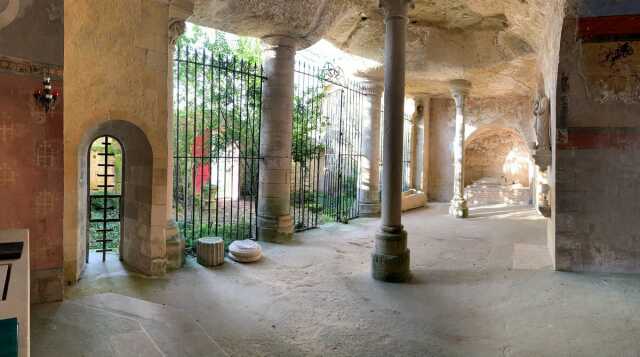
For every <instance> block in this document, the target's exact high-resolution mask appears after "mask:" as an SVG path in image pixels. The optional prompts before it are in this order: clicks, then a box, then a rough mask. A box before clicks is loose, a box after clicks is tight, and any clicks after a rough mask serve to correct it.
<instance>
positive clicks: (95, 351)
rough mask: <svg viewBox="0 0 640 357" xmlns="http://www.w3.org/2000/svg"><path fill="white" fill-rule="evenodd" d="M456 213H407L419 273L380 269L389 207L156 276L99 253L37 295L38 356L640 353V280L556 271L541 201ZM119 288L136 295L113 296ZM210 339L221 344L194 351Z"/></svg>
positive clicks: (435, 209)
mask: <svg viewBox="0 0 640 357" xmlns="http://www.w3.org/2000/svg"><path fill="white" fill-rule="evenodd" d="M446 211H447V206H446V205H441V204H431V207H430V208H427V209H420V210H415V211H411V212H408V213H406V214H405V215H404V224H405V227H406V229H407V231H408V233H409V247H410V249H411V270H412V274H413V278H412V280H411V282H410V283H408V284H387V283H381V282H377V281H373V280H372V279H371V278H370V276H369V265H370V254H371V251H372V249H373V232H374V231H375V229H376V228H377V224H378V221H377V219H359V220H355V221H353V222H352V223H351V224H348V225H342V224H329V225H325V226H323V227H322V228H321V229H316V230H311V231H308V232H305V233H303V234H299V235H296V239H295V240H294V242H292V243H290V244H287V245H275V244H267V243H263V248H264V249H263V250H264V254H265V258H264V260H262V261H261V262H259V263H256V264H250V265H241V264H238V263H234V262H231V261H227V262H226V263H225V264H224V265H223V266H222V267H220V268H213V269H208V268H204V267H201V266H198V265H197V264H195V263H194V262H193V261H189V262H188V264H187V265H186V266H185V267H184V268H183V269H181V270H179V271H176V272H172V273H169V274H167V275H166V276H165V277H162V278H155V279H150V278H145V277H143V276H140V275H137V274H133V273H129V272H127V271H126V270H125V269H124V268H123V267H122V266H120V265H119V263H118V261H117V260H116V259H113V260H111V261H110V262H109V263H108V264H106V265H100V264H98V265H93V266H92V265H91V264H90V265H89V267H88V270H87V271H86V272H85V275H84V279H82V280H81V281H80V282H79V283H78V284H77V285H75V286H73V287H70V288H68V289H67V291H66V296H67V300H65V302H63V303H61V304H48V305H38V306H35V307H34V309H33V312H32V315H33V327H32V330H33V332H32V333H33V336H32V343H33V356H35V357H38V356H47V357H49V356H65V357H71V356H83V355H91V356H129V355H142V356H147V355H148V356H153V355H156V354H154V353H158V350H160V351H161V352H162V354H163V355H166V356H173V355H179V356H217V355H229V356H636V355H638V354H640V342H638V341H637V336H638V333H640V318H638V316H640V311H639V310H640V278H638V277H637V276H634V275H595V274H572V273H560V272H554V271H552V269H551V268H550V259H549V257H548V256H547V253H546V252H547V249H546V242H545V238H544V236H545V232H546V224H545V221H544V220H543V219H542V218H541V217H539V216H538V215H537V214H536V213H535V212H534V211H533V210H531V209H528V208H518V207H516V208H513V207H512V208H505V207H486V208H481V209H472V210H471V212H470V218H469V219H466V220H459V219H454V218H452V217H449V216H447V215H446ZM104 294H107V295H104ZM105 297H106V299H107V301H109V300H112V299H113V300H114V301H132V302H131V305H129V307H127V306H126V304H120V303H119V304H115V305H114V304H111V305H110V306H107V307H105V303H103V302H101V301H104V300H105ZM128 297H129V298H135V300H129V298H128ZM145 301H146V302H145ZM147 304H148V306H147ZM131 306H134V307H131ZM138 306H140V307H138ZM158 309H159V310H158ZM162 309H167V310H170V311H179V312H180V313H179V314H178V316H176V315H175V314H163V313H159V312H158V313H157V315H156V312H157V311H162ZM145 311H150V314H148V315H146V316H145ZM135 321H141V325H142V327H141V325H140V324H134V323H133V322H135ZM178 321H180V322H178ZM190 326H191V327H193V328H191V327H190ZM194 326H195V327H197V326H200V328H197V329H196V328H195V327H194ZM145 331H146V332H149V334H148V335H146V337H145V336H144V333H145ZM154 331H155V334H154V333H153V332H154ZM102 336H109V337H108V338H107V337H104V338H103V337H102ZM162 336H171V338H172V339H169V340H168V341H178V340H179V341H184V342H183V344H177V343H176V344H173V343H168V344H165V345H162V344H160V343H158V342H157V341H161V340H163V339H164V338H163V337H162ZM165 340H166V339H165ZM109 341H111V342H110V343H111V345H110V346H112V347H108V346H109ZM154 341H155V344H156V345H155V346H154V343H153V342H154ZM198 341H200V342H202V341H205V342H206V341H208V342H207V346H209V345H210V346H216V347H217V346H219V349H217V348H213V347H212V348H211V349H210V350H208V351H207V352H206V353H205V354H198V353H200V352H198V351H199V350H187V349H186V346H191V345H195V344H197V343H198ZM113 346H117V347H113ZM109 348H111V349H109ZM116 348H117V349H116ZM171 349H173V350H171ZM89 351H90V352H91V353H90V354H89V353H88V352H89ZM134 351H135V352H134ZM138 351H140V353H139V354H138ZM194 351H195V352H194Z"/></svg>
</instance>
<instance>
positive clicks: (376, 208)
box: [358, 81, 383, 217]
mask: <svg viewBox="0 0 640 357" xmlns="http://www.w3.org/2000/svg"><path fill="white" fill-rule="evenodd" d="M382 88H383V86H382V83H379V82H375V81H367V83H366V89H367V91H368V94H369V95H368V96H367V99H368V103H367V105H368V118H367V119H365V120H364V121H363V125H362V152H363V154H364V156H363V158H362V164H361V165H360V177H361V178H362V183H361V184H360V191H359V199H358V201H359V202H358V203H359V205H360V216H361V217H379V216H380V106H381V102H382Z"/></svg>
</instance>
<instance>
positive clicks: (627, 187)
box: [554, 1, 640, 272]
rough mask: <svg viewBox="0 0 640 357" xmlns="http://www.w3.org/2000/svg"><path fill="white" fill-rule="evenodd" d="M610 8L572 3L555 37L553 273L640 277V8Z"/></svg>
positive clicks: (634, 5)
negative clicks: (571, 12)
mask: <svg viewBox="0 0 640 357" xmlns="http://www.w3.org/2000/svg"><path fill="white" fill-rule="evenodd" d="M617 3H618V5H620V6H617V7H613V8H609V7H607V6H603V4H602V3H597V2H593V1H591V2H581V3H579V6H578V12H577V16H572V17H568V18H567V19H566V20H565V24H564V28H563V32H562V46H561V52H560V66H559V73H558V77H559V78H558V95H557V102H558V105H557V113H556V115H557V119H556V123H555V125H556V129H557V134H556V142H555V145H556V150H557V151H556V158H555V185H556V186H555V222H554V223H555V227H554V228H555V251H556V267H557V269H559V270H569V271H599V272H640V241H639V240H638V233H637V232H638V231H639V230H640V220H638V212H640V191H639V190H638V185H637V183H638V180H639V179H640V170H639V169H638V167H640V124H638V113H640V70H639V68H640V40H639V39H640V30H639V29H638V25H637V24H638V23H640V21H639V20H640V17H639V16H638V15H637V14H640V6H638V3H637V1H619V2H617ZM625 4H626V5H627V6H624V5H625Z"/></svg>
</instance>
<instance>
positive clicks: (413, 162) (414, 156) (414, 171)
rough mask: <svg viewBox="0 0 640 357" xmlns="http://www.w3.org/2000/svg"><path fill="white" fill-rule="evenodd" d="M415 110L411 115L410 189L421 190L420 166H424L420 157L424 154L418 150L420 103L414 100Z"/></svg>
mask: <svg viewBox="0 0 640 357" xmlns="http://www.w3.org/2000/svg"><path fill="white" fill-rule="evenodd" d="M414 104H415V105H414V107H415V108H414V112H413V115H412V116H411V133H410V134H411V137H410V143H409V144H410V145H411V152H410V154H411V155H410V156H409V189H414V190H420V189H419V187H418V179H419V178H418V176H419V175H418V170H419V169H418V168H419V167H422V165H419V163H418V158H419V157H420V156H422V153H421V152H419V151H418V134H419V133H418V120H419V118H418V116H419V115H420V113H418V105H417V103H415V102H414Z"/></svg>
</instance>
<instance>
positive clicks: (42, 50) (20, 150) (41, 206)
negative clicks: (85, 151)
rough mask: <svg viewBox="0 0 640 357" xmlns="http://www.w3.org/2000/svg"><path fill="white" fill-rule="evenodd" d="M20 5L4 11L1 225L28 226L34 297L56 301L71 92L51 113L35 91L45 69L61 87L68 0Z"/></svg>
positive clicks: (0, 33) (0, 27) (0, 41)
mask: <svg viewBox="0 0 640 357" xmlns="http://www.w3.org/2000/svg"><path fill="white" fill-rule="evenodd" d="M12 3H13V2H12ZM0 4H2V2H0ZM13 4H16V5H17V7H16V8H15V9H16V12H14V13H12V14H9V12H10V11H9V10H10V9H9V7H8V2H6V1H5V3H4V4H2V5H4V6H2V10H0V12H2V19H1V21H0V202H2V203H1V204H0V229H6V228H28V229H29V239H30V255H31V282H30V284H31V302H32V303H40V302H50V301H57V300H61V299H62V295H63V286H64V284H63V279H62V276H63V273H62V207H63V185H62V180H63V177H64V173H63V164H62V151H63V138H62V130H63V111H62V108H63V103H62V102H63V99H64V96H63V97H62V98H60V102H58V105H57V106H56V107H55V108H54V109H53V110H52V111H51V112H49V114H45V113H44V110H43V109H42V108H40V107H38V106H36V104H35V101H34V99H33V92H34V91H35V90H36V89H42V78H43V77H44V75H45V73H49V74H52V75H53V79H54V80H53V85H54V87H55V88H58V89H61V87H62V66H61V65H62V63H63V54H62V53H63V52H62V51H63V35H62V34H63V22H62V4H63V1H62V0H32V1H17V2H15V3H13ZM8 9H9V10H8ZM5 10H6V12H5ZM18 39H19V40H18Z"/></svg>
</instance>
